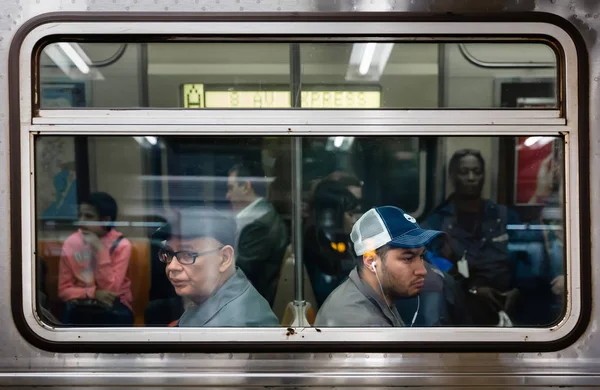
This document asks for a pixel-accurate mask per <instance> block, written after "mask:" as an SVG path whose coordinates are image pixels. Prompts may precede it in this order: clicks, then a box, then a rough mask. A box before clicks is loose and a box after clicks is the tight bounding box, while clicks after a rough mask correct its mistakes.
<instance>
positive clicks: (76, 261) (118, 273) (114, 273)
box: [58, 229, 133, 309]
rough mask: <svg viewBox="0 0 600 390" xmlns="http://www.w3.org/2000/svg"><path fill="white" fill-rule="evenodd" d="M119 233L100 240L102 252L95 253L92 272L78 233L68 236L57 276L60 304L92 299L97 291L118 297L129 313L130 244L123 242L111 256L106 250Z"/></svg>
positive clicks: (89, 253)
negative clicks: (110, 293)
mask: <svg viewBox="0 0 600 390" xmlns="http://www.w3.org/2000/svg"><path fill="white" fill-rule="evenodd" d="M119 236H121V233H119V232H118V231H116V230H115V229H112V230H111V231H109V232H108V233H107V234H106V235H105V236H104V237H101V238H100V240H101V241H102V243H103V244H104V249H101V250H99V251H97V252H96V254H95V257H96V259H95V260H96V261H95V263H96V264H95V269H92V268H91V267H92V256H93V255H94V252H93V251H92V249H91V247H90V245H88V244H86V243H85V242H84V241H83V234H82V233H81V230H79V231H77V232H75V233H73V234H71V235H70V236H69V237H68V238H67V239H66V241H65V243H64V244H63V248H62V254H61V256H60V265H59V274H58V296H59V297H60V299H62V300H63V301H65V302H66V301H70V300H71V299H78V298H95V296H96V289H98V290H108V291H111V292H114V293H117V294H119V299H120V300H121V303H122V304H124V305H125V306H127V307H128V308H130V309H131V301H132V300H133V298H132V296H131V281H130V280H129V278H127V276H126V274H127V267H128V266H129V258H130V256H131V242H129V240H127V239H126V238H123V239H122V240H121V241H120V242H119V245H118V246H117V247H116V248H115V250H114V252H113V253H112V255H110V254H109V249H110V248H111V246H112V245H113V243H114V242H115V240H116V239H117V238H118V237H119Z"/></svg>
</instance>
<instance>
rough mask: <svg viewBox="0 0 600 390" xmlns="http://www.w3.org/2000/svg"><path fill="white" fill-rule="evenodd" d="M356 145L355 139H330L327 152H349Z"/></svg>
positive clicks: (326, 148)
mask: <svg viewBox="0 0 600 390" xmlns="http://www.w3.org/2000/svg"><path fill="white" fill-rule="evenodd" d="M353 143H354V137H329V138H328V139H327V144H326V145H325V150H327V151H329V152H347V151H348V150H350V148H351V147H352V144H353Z"/></svg>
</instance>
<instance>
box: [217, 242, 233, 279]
mask: <svg viewBox="0 0 600 390" xmlns="http://www.w3.org/2000/svg"><path fill="white" fill-rule="evenodd" d="M234 260H235V251H234V249H233V247H232V246H231V245H225V246H224V247H223V248H221V265H220V266H219V271H221V272H225V271H227V270H228V269H229V267H231V266H232V265H233V264H234Z"/></svg>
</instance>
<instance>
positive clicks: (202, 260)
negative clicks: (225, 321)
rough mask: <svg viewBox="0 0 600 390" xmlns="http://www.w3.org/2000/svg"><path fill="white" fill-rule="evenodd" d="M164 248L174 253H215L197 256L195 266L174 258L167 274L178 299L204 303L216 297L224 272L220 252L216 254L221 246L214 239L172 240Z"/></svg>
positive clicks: (167, 268)
mask: <svg viewBox="0 0 600 390" xmlns="http://www.w3.org/2000/svg"><path fill="white" fill-rule="evenodd" d="M165 246H166V249H168V250H171V251H173V252H179V251H188V252H195V253H202V252H208V251H214V252H210V253H207V254H205V255H202V256H198V257H197V258H196V261H195V262H194V264H181V263H180V262H179V260H178V259H177V258H176V257H173V258H172V259H171V262H170V263H169V264H167V267H166V269H165V271H166V273H167V277H168V278H169V281H170V282H171V284H172V285H173V287H175V292H176V293H177V295H179V296H182V297H187V298H190V299H192V300H193V301H196V302H201V301H204V300H205V299H206V298H208V297H210V296H211V295H213V294H214V293H215V291H216V290H217V288H218V287H219V286H220V278H221V272H223V270H222V263H223V262H222V256H221V251H218V250H216V249H218V248H220V247H221V246H222V245H221V243H220V242H219V241H217V240H215V239H214V238H195V239H189V240H182V239H177V238H173V239H170V240H168V241H167V242H166V245H165Z"/></svg>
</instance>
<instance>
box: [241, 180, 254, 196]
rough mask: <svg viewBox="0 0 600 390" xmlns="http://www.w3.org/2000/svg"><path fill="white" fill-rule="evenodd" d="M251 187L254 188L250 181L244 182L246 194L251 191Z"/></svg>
mask: <svg viewBox="0 0 600 390" xmlns="http://www.w3.org/2000/svg"><path fill="white" fill-rule="evenodd" d="M251 189H252V185H251V184H250V182H249V181H245V182H243V183H242V192H243V193H244V194H247V193H249V192H250V190H251Z"/></svg>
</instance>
